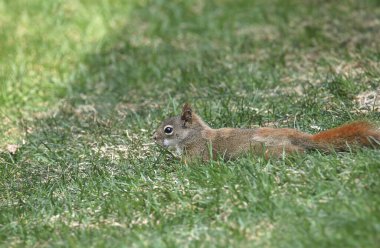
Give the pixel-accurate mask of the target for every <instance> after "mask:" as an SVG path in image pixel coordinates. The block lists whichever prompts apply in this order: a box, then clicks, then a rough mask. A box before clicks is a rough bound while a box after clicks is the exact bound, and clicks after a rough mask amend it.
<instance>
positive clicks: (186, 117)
mask: <svg viewBox="0 0 380 248" xmlns="http://www.w3.org/2000/svg"><path fill="white" fill-rule="evenodd" d="M181 120H183V121H184V124H183V125H185V124H186V122H189V123H190V124H191V121H192V110H191V107H190V105H189V104H188V103H185V105H183V108H182V114H181Z"/></svg>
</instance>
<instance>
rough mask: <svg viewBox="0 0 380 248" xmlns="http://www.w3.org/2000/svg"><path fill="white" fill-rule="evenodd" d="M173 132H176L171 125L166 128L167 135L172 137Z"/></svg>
mask: <svg viewBox="0 0 380 248" xmlns="http://www.w3.org/2000/svg"><path fill="white" fill-rule="evenodd" d="M173 131H174V128H173V126H171V125H167V126H165V127H164V133H165V134H166V135H172V134H173Z"/></svg>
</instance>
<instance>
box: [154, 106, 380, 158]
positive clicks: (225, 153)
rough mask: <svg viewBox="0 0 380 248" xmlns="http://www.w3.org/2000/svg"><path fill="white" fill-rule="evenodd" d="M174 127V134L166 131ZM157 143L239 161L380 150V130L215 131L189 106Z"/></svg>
mask: <svg viewBox="0 0 380 248" xmlns="http://www.w3.org/2000/svg"><path fill="white" fill-rule="evenodd" d="M167 126H170V127H173V129H174V131H173V133H170V134H167V133H165V132H164V129H165V127H167ZM154 139H155V140H156V142H157V143H159V144H161V145H163V146H166V147H169V148H174V149H176V151H177V152H178V153H180V154H181V155H185V156H186V157H190V158H194V157H199V158H202V159H205V160H208V159H210V158H216V157H217V156H221V157H223V158H225V159H232V158H236V157H238V156H239V155H241V154H242V153H254V154H259V155H264V156H266V157H271V156H275V157H280V156H282V155H283V154H287V153H303V152H305V151H308V150H321V151H324V152H330V151H332V150H336V151H345V150H348V149H350V147H354V146H360V147H380V131H378V130H376V129H375V127H373V126H372V125H371V124H369V123H367V122H355V123H351V124H347V125H343V126H340V127H337V128H333V129H330V130H327V131H324V132H320V133H318V134H315V135H311V134H307V133H303V132H301V131H298V130H296V129H290V128H266V127H265V128H256V129H240V128H220V129H212V128H210V127H209V126H208V125H207V124H206V123H205V122H203V120H202V119H201V118H200V117H199V116H198V115H196V114H195V113H194V112H193V111H192V109H191V107H190V105H188V104H185V105H184V107H183V110H182V114H181V116H179V117H172V118H169V119H167V120H165V121H164V122H163V123H162V124H161V125H160V127H159V128H158V129H157V131H156V132H155V134H154Z"/></svg>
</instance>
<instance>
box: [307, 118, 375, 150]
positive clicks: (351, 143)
mask: <svg viewBox="0 0 380 248" xmlns="http://www.w3.org/2000/svg"><path fill="white" fill-rule="evenodd" d="M311 139H312V140H313V141H314V142H315V143H316V144H318V146H319V147H322V148H324V149H327V150H331V149H332V150H336V151H347V150H349V149H350V147H357V146H359V147H371V148H380V130H378V129H376V127H374V126H373V125H372V124H370V123H368V122H354V123H350V124H346V125H343V126H340V127H336V128H332V129H329V130H326V131H323V132H320V133H317V134H315V135H312V137H311Z"/></svg>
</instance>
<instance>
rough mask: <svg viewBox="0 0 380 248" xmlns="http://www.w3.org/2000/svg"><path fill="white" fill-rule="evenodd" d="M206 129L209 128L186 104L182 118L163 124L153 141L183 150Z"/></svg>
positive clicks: (172, 119)
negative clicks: (188, 142)
mask: <svg viewBox="0 0 380 248" xmlns="http://www.w3.org/2000/svg"><path fill="white" fill-rule="evenodd" d="M206 128H209V127H208V126H207V125H206V124H205V123H204V122H203V121H202V119H201V118H200V117H199V116H198V115H196V114H195V113H194V112H193V110H192V109H191V107H190V105H189V104H187V103H186V104H185V105H184V106H183V108H182V113H181V115H180V116H176V117H171V118H168V119H166V120H165V121H163V122H162V123H161V125H160V126H159V127H158V128H157V130H156V131H155V133H154V134H153V139H154V141H155V142H156V143H158V144H160V145H162V146H164V147H168V148H171V147H172V148H181V147H183V146H184V145H186V143H187V141H191V140H192V138H195V137H196V136H197V135H200V133H201V131H202V130H204V129H206Z"/></svg>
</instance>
